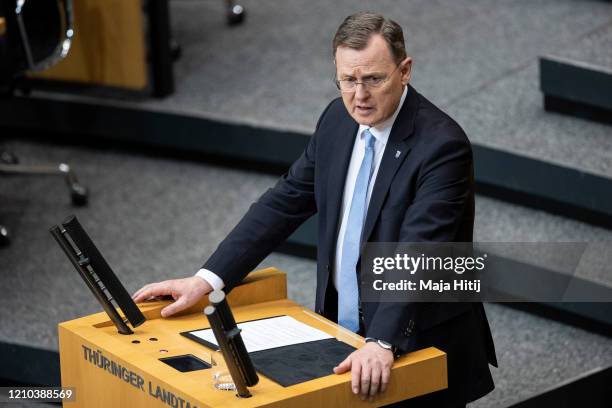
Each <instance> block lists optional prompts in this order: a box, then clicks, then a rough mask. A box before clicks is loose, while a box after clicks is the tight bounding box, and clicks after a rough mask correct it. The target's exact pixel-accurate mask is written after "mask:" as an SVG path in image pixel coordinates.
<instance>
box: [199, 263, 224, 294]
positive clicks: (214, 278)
mask: <svg viewBox="0 0 612 408" xmlns="http://www.w3.org/2000/svg"><path fill="white" fill-rule="evenodd" d="M195 276H198V277H200V278H202V279H204V280H205V281H206V282H208V284H209V285H210V286H211V287H212V288H213V290H221V289H223V288H224V287H225V283H224V282H223V279H221V278H220V277H219V276H218V275H217V274H216V273H214V272H211V271H209V270H208V269H204V268H202V269H200V270H199V271H198V272H197V273H196V274H195Z"/></svg>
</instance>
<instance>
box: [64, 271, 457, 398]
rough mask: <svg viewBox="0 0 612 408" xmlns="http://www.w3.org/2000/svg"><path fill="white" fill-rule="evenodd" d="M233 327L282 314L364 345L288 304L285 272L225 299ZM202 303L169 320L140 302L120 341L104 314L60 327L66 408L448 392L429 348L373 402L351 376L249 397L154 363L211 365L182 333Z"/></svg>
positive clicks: (404, 365) (264, 388)
mask: <svg viewBox="0 0 612 408" xmlns="http://www.w3.org/2000/svg"><path fill="white" fill-rule="evenodd" d="M228 300H229V303H230V305H231V306H232V310H233V313H234V316H235V318H236V321H237V322H241V321H247V320H254V319H261V318H265V317H271V316H278V315H288V316H291V317H293V318H294V319H296V320H298V321H300V322H303V323H306V324H308V325H311V326H313V327H315V328H317V329H320V330H322V331H325V332H327V333H329V334H330V335H332V336H334V337H336V338H337V339H338V340H340V341H342V342H345V343H347V344H350V345H352V346H353V347H360V346H361V345H362V344H363V342H364V339H363V338H362V337H360V336H358V335H356V334H355V333H352V332H350V331H348V330H345V329H343V328H342V327H340V326H338V325H337V324H335V323H333V322H331V321H329V320H327V319H325V318H324V317H322V316H320V315H317V314H316V313H314V312H312V311H310V310H309V309H307V308H305V307H303V306H300V305H298V304H296V303H294V302H292V301H291V300H289V299H287V280H286V275H285V273H284V272H281V271H279V270H276V269H274V268H268V269H263V270H260V271H256V272H253V273H251V274H249V276H248V277H247V278H246V279H245V280H244V281H243V283H242V284H241V285H239V286H237V287H236V288H235V289H234V290H232V292H231V293H230V294H229V296H228ZM206 302H207V300H203V301H202V302H201V303H200V304H198V305H196V306H194V307H192V308H190V309H189V310H186V311H184V312H182V313H181V314H179V315H178V316H173V317H171V318H168V319H163V318H162V317H161V315H160V311H161V309H162V308H163V307H164V306H165V305H167V304H168V301H156V302H147V303H143V304H140V305H139V306H140V309H141V310H142V312H143V314H144V315H145V317H146V318H147V321H146V322H145V323H144V324H142V325H141V326H139V327H137V328H135V329H134V334H132V335H122V334H119V333H118V332H117V329H116V327H115V326H114V325H113V323H112V322H111V321H110V319H109V318H108V315H107V314H105V313H96V314H93V315H90V316H86V317H83V318H80V319H76V320H71V321H68V322H63V323H60V324H59V349H60V361H61V375H62V386H63V387H73V388H74V390H75V394H76V399H75V401H73V402H64V406H66V407H88V408H95V407H100V408H106V407H128V406H129V407H168V406H171V407H182V408H187V407H190V408H194V407H198V408H203V407H263V406H266V407H289V406H290V407H291V408H299V407H328V406H329V407H333V406H337V407H349V406H350V407H353V406H380V405H386V404H390V403H393V402H397V401H401V400H405V399H408V398H413V397H416V396H419V395H423V394H428V393H430V392H434V391H438V390H441V389H444V388H446V387H447V377H446V354H445V353H443V352H442V351H440V350H438V349H436V348H433V347H430V348H427V349H423V350H418V351H415V352H413V353H409V354H407V355H405V356H402V357H400V358H399V359H397V360H396V362H395V364H394V365H393V372H392V375H391V382H390V385H389V388H388V389H387V390H386V392H385V393H384V394H383V395H381V396H379V397H378V398H377V399H375V401H374V402H373V403H370V402H367V401H361V399H360V398H359V397H358V396H356V395H353V393H352V392H351V387H350V382H351V376H350V373H345V374H342V375H336V374H333V373H330V375H328V376H325V377H321V378H317V379H314V380H311V381H307V382H303V383H300V384H297V385H293V386H290V387H283V386H281V385H279V384H277V383H276V382H274V381H272V380H270V379H268V378H266V377H264V376H263V375H260V376H259V377H260V380H259V383H258V384H257V385H256V386H254V387H251V388H250V391H251V393H252V395H253V396H252V397H251V398H238V397H236V395H235V392H233V391H221V390H217V389H215V388H214V387H213V379H212V371H213V370H211V369H203V370H197V371H190V372H180V371H178V370H176V369H174V368H173V367H171V366H169V365H167V364H165V363H163V362H161V361H160V360H159V359H160V358H166V357H171V356H179V355H186V354H191V355H193V356H195V357H197V358H199V359H201V360H203V361H205V362H210V359H211V352H212V350H210V349H207V348H206V347H204V346H202V345H200V344H198V343H196V342H194V341H192V340H190V339H188V338H186V337H184V336H182V335H180V334H179V333H181V332H184V331H189V330H197V329H201V328H204V327H208V322H207V320H206V318H205V316H204V314H203V313H202V310H203V308H204V307H205V306H206Z"/></svg>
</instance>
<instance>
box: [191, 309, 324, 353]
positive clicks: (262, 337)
mask: <svg viewBox="0 0 612 408" xmlns="http://www.w3.org/2000/svg"><path fill="white" fill-rule="evenodd" d="M238 327H239V328H240V329H241V330H242V332H241V333H240V334H241V336H242V340H243V341H244V345H245V347H246V349H247V351H248V352H249V353H251V352H254V351H261V350H268V349H272V348H276V347H283V346H290V345H292V344H300V343H307V342H309V341H316V340H324V339H331V338H332V337H333V336H330V335H329V334H327V333H325V332H323V331H321V330H318V329H315V328H314V327H311V326H308V325H307V324H304V323H302V322H299V321H297V320H295V319H294V318H293V317H290V316H279V317H271V318H268V319H262V320H254V321H251V322H244V323H238ZM191 334H193V335H194V336H196V337H199V338H201V339H202V340H206V341H208V342H209V343H212V344H215V345H217V340H216V339H215V335H214V334H213V332H212V329H204V330H195V331H192V332H191Z"/></svg>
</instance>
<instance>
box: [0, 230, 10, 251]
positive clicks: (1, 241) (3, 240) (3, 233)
mask: <svg viewBox="0 0 612 408" xmlns="http://www.w3.org/2000/svg"><path fill="white" fill-rule="evenodd" d="M10 243H11V233H10V232H9V230H8V228H6V227H5V226H4V225H0V247H4V246H7V245H8V244H10Z"/></svg>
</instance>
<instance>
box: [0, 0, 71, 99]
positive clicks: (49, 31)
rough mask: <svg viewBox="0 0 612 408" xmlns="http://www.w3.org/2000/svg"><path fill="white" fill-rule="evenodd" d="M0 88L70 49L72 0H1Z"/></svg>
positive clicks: (63, 54)
mask: <svg viewBox="0 0 612 408" xmlns="http://www.w3.org/2000/svg"><path fill="white" fill-rule="evenodd" d="M0 19H1V21H2V22H0V90H1V89H2V88H6V87H8V86H10V84H11V83H12V82H13V81H14V80H15V79H16V78H18V77H20V76H22V75H24V74H25V73H26V72H28V71H30V72H32V71H41V70H44V69H46V68H48V67H50V66H52V65H54V64H56V63H57V62H58V61H60V60H61V59H63V58H64V57H65V56H66V55H67V54H68V51H69V50H70V45H71V43H72V37H73V35H74V31H73V28H72V1H71V0H0Z"/></svg>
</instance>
